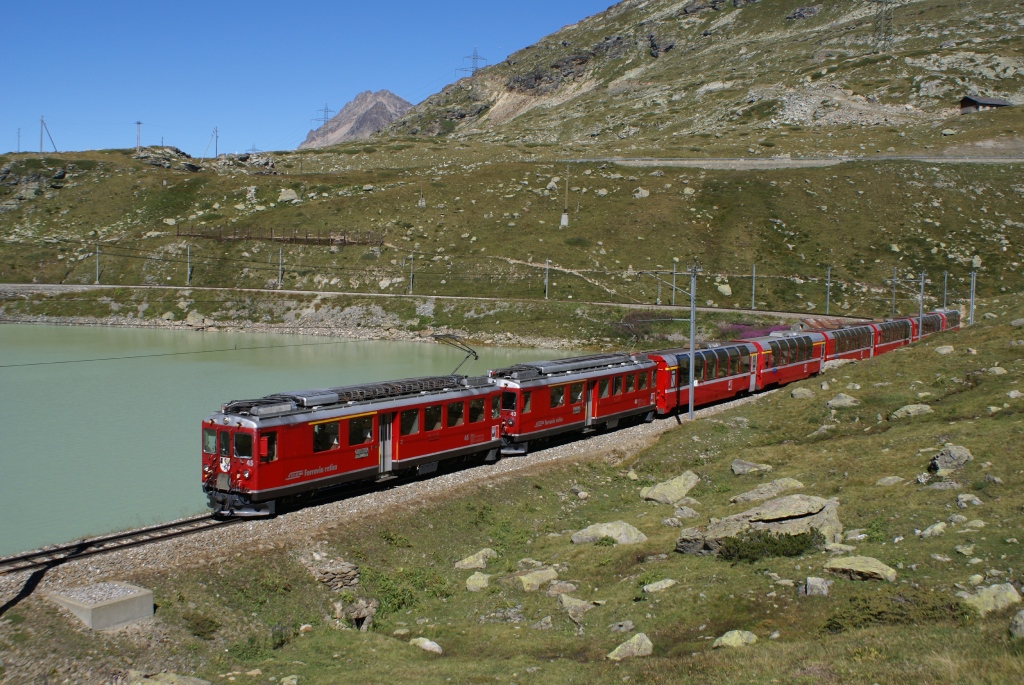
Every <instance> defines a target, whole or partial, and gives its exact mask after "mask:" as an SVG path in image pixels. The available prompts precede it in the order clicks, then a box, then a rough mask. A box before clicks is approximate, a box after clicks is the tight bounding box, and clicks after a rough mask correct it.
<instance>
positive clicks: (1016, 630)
mask: <svg viewBox="0 0 1024 685" xmlns="http://www.w3.org/2000/svg"><path fill="white" fill-rule="evenodd" d="M1010 637H1013V638H1016V639H1018V640H1024V610H1022V611H1018V612H1017V615H1016V616H1014V617H1013V620H1012V621H1010Z"/></svg>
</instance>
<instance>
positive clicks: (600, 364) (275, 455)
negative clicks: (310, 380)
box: [202, 310, 960, 516]
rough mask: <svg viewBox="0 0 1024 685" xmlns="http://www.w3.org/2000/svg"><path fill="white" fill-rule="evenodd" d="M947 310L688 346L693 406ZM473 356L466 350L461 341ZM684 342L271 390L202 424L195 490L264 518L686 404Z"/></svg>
mask: <svg viewBox="0 0 1024 685" xmlns="http://www.w3.org/2000/svg"><path fill="white" fill-rule="evenodd" d="M959 328H960V314H959V312H956V311H954V310H940V311H935V312H929V313H927V314H926V315H924V316H923V317H903V318H898V319H893V320H890V321H885V322H882V323H866V324H857V325H853V326H848V327H844V328H839V329H835V330H815V331H806V332H797V333H794V332H788V331H787V332H781V333H775V334H772V335H770V336H765V337H758V338H750V339H746V340H737V341H734V342H731V343H726V344H723V345H719V346H715V347H706V348H704V349H699V350H696V351H695V352H694V355H693V359H692V360H693V374H694V406H695V407H697V406H702V405H707V404H712V403H715V402H721V401H723V400H727V399H732V398H735V397H739V396H742V395H746V394H749V393H753V392H758V391H761V390H764V389H767V388H774V387H778V386H781V385H785V384H786V383H792V382H794V381H797V380H802V379H804V378H809V377H811V376H814V375H817V374H819V373H820V372H821V369H822V365H823V364H824V363H825V362H827V361H831V360H835V359H866V358H869V357H873V356H876V355H879V354H883V353H885V352H888V351H890V350H893V349H895V348H897V347H902V346H904V345H908V344H910V343H911V342H913V341H915V340H920V339H921V338H923V337H926V336H929V335H932V334H933V333H937V332H939V331H943V330H956V329H959ZM471 354H472V352H471ZM690 363H691V357H690V352H689V350H683V349H671V350H659V351H656V352H647V353H640V354H625V353H621V354H595V355H589V356H583V357H572V358H567V359H556V360H552V361H543V362H533V363H529V364H517V365H515V366H512V367H508V368H504V369H497V370H494V371H491V372H489V373H488V375H487V376H484V377H466V376H457V375H451V376H433V377H427V378H413V379H407V380H399V381H386V382H381V383H372V384H368V385H355V386H346V387H339V388H329V389H323V390H309V391H304V392H288V393H281V394H277V395H270V396H268V397H264V398H261V399H257V400H241V401H235V402H231V403H229V404H226V405H224V407H223V408H222V409H221V411H220V412H218V413H216V414H213V415H211V416H209V417H207V418H206V419H205V420H204V421H203V435H202V443H203V449H202V451H203V458H202V461H203V464H202V470H203V489H204V491H205V492H206V493H207V497H208V500H209V504H210V506H211V507H212V508H213V509H214V512H215V513H217V514H222V515H233V516H267V515H272V514H274V513H275V511H276V508H277V503H278V502H279V501H281V500H282V499H286V498H291V497H302V496H307V495H310V494H312V493H315V492H317V491H319V490H322V489H324V488H329V487H333V486H337V485H340V484H343V483H349V482H354V481H383V480H389V479H391V478H395V477H397V476H399V475H402V474H411V473H429V472H431V471H434V470H436V469H437V465H438V463H440V462H442V461H446V460H452V459H479V458H483V459H495V458H497V456H498V454H499V453H501V454H505V455H516V454H525V453H526V452H527V451H528V449H529V447H530V444H531V443H536V442H537V441H543V440H546V439H550V438H553V437H556V436H565V435H567V434H570V433H578V434H584V433H589V432H592V431H594V430H597V429H598V428H614V427H616V426H617V425H618V424H619V422H621V421H626V420H648V421H650V420H652V419H653V418H654V416H655V415H656V414H657V415H660V416H666V415H669V414H674V413H676V412H679V411H683V410H686V409H688V408H689V390H690V388H689V379H690Z"/></svg>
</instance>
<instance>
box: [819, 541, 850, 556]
mask: <svg viewBox="0 0 1024 685" xmlns="http://www.w3.org/2000/svg"><path fill="white" fill-rule="evenodd" d="M855 549H857V548H856V547H854V546H853V545H844V544H842V543H839V542H828V543H825V551H826V552H829V553H830V554H849V553H850V552H852V551H854V550H855Z"/></svg>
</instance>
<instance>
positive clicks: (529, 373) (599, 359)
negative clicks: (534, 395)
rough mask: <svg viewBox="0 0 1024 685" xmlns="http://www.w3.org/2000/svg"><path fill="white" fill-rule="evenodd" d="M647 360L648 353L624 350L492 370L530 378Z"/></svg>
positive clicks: (494, 375)
mask: <svg viewBox="0 0 1024 685" xmlns="http://www.w3.org/2000/svg"><path fill="white" fill-rule="evenodd" d="M646 361H647V355H646V354H643V353H641V354H626V353H624V352H619V353H608V354H591V355H587V356H584V357H569V358H567V359H552V360H550V361H540V362H526V363H524V364H515V365H513V366H509V367H506V368H504V369H494V370H493V371H491V377H492V378H511V379H515V380H529V379H532V378H540V377H541V376H551V375H554V374H568V373H574V372H584V371H593V370H596V369H605V368H611V367H615V366H631V365H635V364H641V363H643V362H646Z"/></svg>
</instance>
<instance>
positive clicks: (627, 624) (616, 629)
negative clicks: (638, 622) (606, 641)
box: [608, 619, 635, 633]
mask: <svg viewBox="0 0 1024 685" xmlns="http://www.w3.org/2000/svg"><path fill="white" fill-rule="evenodd" d="M634 627H635V626H634V625H633V622H632V621H630V620H629V619H626V620H625V621H619V622H618V623H613V624H611V625H610V626H608V630H610V631H612V632H613V633H628V632H631V631H632V630H633V628H634Z"/></svg>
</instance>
